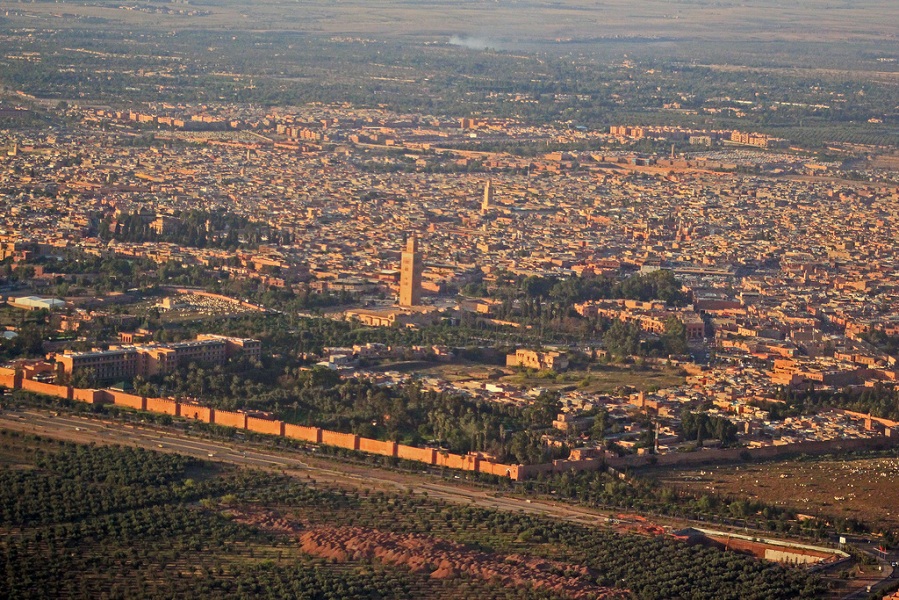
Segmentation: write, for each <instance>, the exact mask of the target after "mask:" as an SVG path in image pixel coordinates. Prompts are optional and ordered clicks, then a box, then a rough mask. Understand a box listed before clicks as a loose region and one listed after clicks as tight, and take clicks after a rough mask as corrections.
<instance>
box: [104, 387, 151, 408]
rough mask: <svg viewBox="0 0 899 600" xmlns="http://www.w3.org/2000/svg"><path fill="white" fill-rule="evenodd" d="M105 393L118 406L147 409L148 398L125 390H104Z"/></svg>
mask: <svg viewBox="0 0 899 600" xmlns="http://www.w3.org/2000/svg"><path fill="white" fill-rule="evenodd" d="M103 393H104V395H105V396H106V397H107V398H109V400H110V401H111V402H112V403H113V404H115V405H116V406H125V407H128V408H134V409H136V410H146V409H147V399H146V398H142V397H140V396H135V395H133V394H126V393H125V392H114V391H112V390H103Z"/></svg>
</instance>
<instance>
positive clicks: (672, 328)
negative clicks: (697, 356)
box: [662, 316, 687, 354]
mask: <svg viewBox="0 0 899 600" xmlns="http://www.w3.org/2000/svg"><path fill="white" fill-rule="evenodd" d="M662 345H663V346H664V347H665V352H666V353H667V354H684V353H685V352H686V351H687V327H686V326H685V325H684V324H683V322H681V320H680V319H678V318H677V317H675V316H670V317H668V319H667V320H666V321H665V333H664V334H662Z"/></svg>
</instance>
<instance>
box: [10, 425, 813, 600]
mask: <svg viewBox="0 0 899 600" xmlns="http://www.w3.org/2000/svg"><path fill="white" fill-rule="evenodd" d="M0 456H2V457H3V459H2V461H0V561H2V562H3V563H4V564H5V565H6V569H5V570H4V571H3V574H2V575H0V588H2V589H4V590H6V592H7V594H8V596H9V597H16V598H38V597H47V596H56V597H60V596H66V597H70V596H83V597H93V598H96V597H115V598H171V597H186V596H190V595H193V596H196V597H203V598H249V597H297V598H316V599H318V598H322V599H335V600H336V599H338V598H350V597H351V598H429V599H430V598H438V599H439V598H478V599H480V598H486V599H493V598H496V599H498V600H499V599H511V598H545V599H555V598H625V597H632V598H647V599H649V598H697V599H698V598H759V599H760V598H766V599H777V598H817V597H820V595H821V592H822V591H823V590H822V588H821V584H820V583H819V581H818V580H817V579H816V578H815V577H814V576H812V575H809V574H808V573H807V572H805V571H803V570H800V569H796V568H791V567H784V566H780V565H777V564H774V563H767V562H764V561H759V560H756V559H752V558H749V557H746V556H742V555H739V554H734V553H727V554H725V553H722V552H720V551H718V550H714V549H711V548H704V547H701V546H688V545H686V544H683V543H681V542H678V541H675V540H673V539H670V538H666V537H663V536H659V537H645V536H638V535H619V534H616V533H613V532H611V531H608V530H600V529H594V528H588V527H584V526H579V525H573V524H568V523H559V522H553V521H551V520H548V519H545V518H542V517H537V516H531V515H525V514H521V513H507V512H500V511H495V510H488V509H481V508H475V507H471V506H462V505H453V504H447V503H444V502H439V501H434V500H430V499H428V498H427V497H425V496H423V495H414V496H413V495H411V494H402V495H400V494H385V493H382V492H372V491H368V490H365V489H363V490H357V489H354V490H348V489H340V488H334V487H326V486H323V485H321V484H316V483H315V482H313V481H311V480H308V479H303V480H299V479H292V478H290V477H287V476H284V475H275V474H265V473H261V472H257V471H251V470H244V469H238V468H234V467H225V466H221V465H215V466H213V465H210V464H207V463H205V462H202V461H199V460H196V459H191V458H187V457H183V456H178V455H173V454H161V453H157V452H151V451H147V450H140V449H134V448H122V447H116V446H106V447H96V446H84V445H76V444H72V443H67V442H57V441H51V440H47V439H43V438H38V437H35V436H25V435H23V434H18V433H14V432H11V431H5V430H3V431H0ZM23 467H24V468H23ZM73 548H77V549H78V551H77V552H73ZM697 581H702V585H697V584H696V582H697Z"/></svg>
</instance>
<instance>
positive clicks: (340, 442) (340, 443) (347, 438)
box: [322, 430, 359, 450]
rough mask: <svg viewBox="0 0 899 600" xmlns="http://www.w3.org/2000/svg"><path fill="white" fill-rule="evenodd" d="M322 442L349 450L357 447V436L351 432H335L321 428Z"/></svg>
mask: <svg viewBox="0 0 899 600" xmlns="http://www.w3.org/2000/svg"><path fill="white" fill-rule="evenodd" d="M322 444H327V445H329V446H337V447H338V448H347V449H349V450H358V449H359V436H358V435H353V434H352V433H337V432H336V431H327V430H322Z"/></svg>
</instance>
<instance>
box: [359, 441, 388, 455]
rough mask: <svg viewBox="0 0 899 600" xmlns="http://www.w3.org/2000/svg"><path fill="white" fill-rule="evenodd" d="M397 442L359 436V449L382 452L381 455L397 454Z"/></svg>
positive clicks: (376, 452) (373, 452) (375, 452)
mask: <svg viewBox="0 0 899 600" xmlns="http://www.w3.org/2000/svg"><path fill="white" fill-rule="evenodd" d="M396 446H397V444H396V442H382V441H379V440H371V439H369V438H359V450H361V451H362V452H370V453H372V454H380V455H381V456H396Z"/></svg>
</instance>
